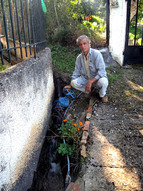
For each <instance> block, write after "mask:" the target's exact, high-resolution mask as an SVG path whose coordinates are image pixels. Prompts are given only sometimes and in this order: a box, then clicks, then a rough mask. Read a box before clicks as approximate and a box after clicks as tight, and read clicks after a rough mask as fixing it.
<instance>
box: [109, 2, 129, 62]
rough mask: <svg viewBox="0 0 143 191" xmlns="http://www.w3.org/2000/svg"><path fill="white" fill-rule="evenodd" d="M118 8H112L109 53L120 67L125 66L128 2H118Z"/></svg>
mask: <svg viewBox="0 0 143 191" xmlns="http://www.w3.org/2000/svg"><path fill="white" fill-rule="evenodd" d="M118 3H119V6H118V7H117V8H112V7H110V40H109V51H110V53H111V55H112V58H113V59H114V60H115V61H117V62H118V63H119V64H120V65H123V59H124V55H123V52H124V47H125V34H126V14H127V2H126V1H125V0H118Z"/></svg>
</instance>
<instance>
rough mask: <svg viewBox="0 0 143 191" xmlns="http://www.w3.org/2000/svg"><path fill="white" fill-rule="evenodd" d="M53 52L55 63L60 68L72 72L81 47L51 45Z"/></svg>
mask: <svg viewBox="0 0 143 191" xmlns="http://www.w3.org/2000/svg"><path fill="white" fill-rule="evenodd" d="M49 47H50V48H51V53H52V61H53V64H54V65H55V66H56V67H57V68H58V69H59V70H60V71H64V72H68V73H72V72H73V71H74V67H75V60H76V57H77V55H78V54H79V53H80V50H79V48H70V47H69V48H68V47H63V46H61V45H60V44H57V45H49Z"/></svg>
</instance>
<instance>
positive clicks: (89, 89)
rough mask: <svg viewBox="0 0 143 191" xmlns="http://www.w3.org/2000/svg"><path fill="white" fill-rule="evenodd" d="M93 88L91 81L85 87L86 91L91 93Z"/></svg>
mask: <svg viewBox="0 0 143 191" xmlns="http://www.w3.org/2000/svg"><path fill="white" fill-rule="evenodd" d="M91 86H92V83H91V80H89V81H88V83H87V84H86V86H85V91H86V92H91Z"/></svg>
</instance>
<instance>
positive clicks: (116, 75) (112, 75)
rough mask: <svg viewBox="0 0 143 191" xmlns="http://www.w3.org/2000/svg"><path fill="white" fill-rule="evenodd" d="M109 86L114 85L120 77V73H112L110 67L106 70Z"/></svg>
mask: <svg viewBox="0 0 143 191" xmlns="http://www.w3.org/2000/svg"><path fill="white" fill-rule="evenodd" d="M106 71H107V76H108V80H109V84H111V83H114V82H115V81H116V80H117V79H118V78H119V77H120V76H121V75H122V73H121V71H113V70H112V69H111V67H108V68H106Z"/></svg>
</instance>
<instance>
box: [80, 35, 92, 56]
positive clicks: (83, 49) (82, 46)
mask: <svg viewBox="0 0 143 191" xmlns="http://www.w3.org/2000/svg"><path fill="white" fill-rule="evenodd" d="M79 48H80V50H81V52H82V53H83V54H84V55H85V56H87V54H88V52H89V48H90V43H88V42H87V40H86V38H84V39H83V40H82V41H80V43H79Z"/></svg>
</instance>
